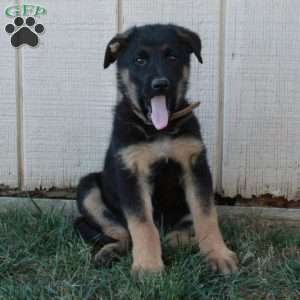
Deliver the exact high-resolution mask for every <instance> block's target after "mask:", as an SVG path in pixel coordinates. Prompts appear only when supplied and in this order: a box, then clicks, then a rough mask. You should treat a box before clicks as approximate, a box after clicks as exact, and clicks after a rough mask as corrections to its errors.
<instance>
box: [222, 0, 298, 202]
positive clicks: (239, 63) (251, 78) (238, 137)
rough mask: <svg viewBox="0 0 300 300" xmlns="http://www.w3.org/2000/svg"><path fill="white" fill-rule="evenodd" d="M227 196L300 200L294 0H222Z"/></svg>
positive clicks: (224, 167) (296, 28)
mask: <svg viewBox="0 0 300 300" xmlns="http://www.w3.org/2000/svg"><path fill="white" fill-rule="evenodd" d="M226 20H227V23H226V37H225V38H226V67H225V83H226V84H225V128H224V160H223V171H224V172H223V185H224V186H223V187H224V193H225V195H226V196H235V195H237V194H241V195H242V196H244V197H251V196H252V195H259V194H264V193H271V194H274V195H277V196H279V195H283V196H286V197H288V199H300V84H299V83H300V81H299V78H300V56H299V54H300V50H299V49H300V31H299V28H300V2H299V1H298V0H285V1H279V0H264V1H261V0H244V1H236V0H228V1H227V15H226Z"/></svg>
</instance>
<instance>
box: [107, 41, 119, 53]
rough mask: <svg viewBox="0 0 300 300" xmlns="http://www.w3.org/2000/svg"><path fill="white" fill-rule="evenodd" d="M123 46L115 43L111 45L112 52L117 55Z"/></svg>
mask: <svg viewBox="0 0 300 300" xmlns="http://www.w3.org/2000/svg"><path fill="white" fill-rule="evenodd" d="M120 46H121V44H120V43H119V42H115V43H112V44H110V45H109V48H110V51H111V52H112V53H113V54H116V53H117V52H118V50H119V48H120Z"/></svg>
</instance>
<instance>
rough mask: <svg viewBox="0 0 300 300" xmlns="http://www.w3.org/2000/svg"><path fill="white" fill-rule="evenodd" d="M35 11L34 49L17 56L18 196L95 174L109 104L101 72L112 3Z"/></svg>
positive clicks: (110, 81) (113, 26) (107, 78)
mask: <svg viewBox="0 0 300 300" xmlns="http://www.w3.org/2000/svg"><path fill="white" fill-rule="evenodd" d="M31 4H41V1H37V0H32V1H31ZM42 5H43V6H44V7H45V8H46V9H47V11H48V13H47V16H43V17H41V18H39V19H37V22H40V23H42V24H43V25H44V26H45V28H46V31H45V33H44V34H43V35H41V36H40V45H39V46H38V47H37V48H34V49H32V48H29V47H25V48H24V49H23V78H24V95H23V96H24V135H25V144H24V160H25V161H24V164H25V166H24V171H25V188H26V189H33V188H36V187H51V186H56V187H67V186H74V185H76V184H77V181H78V179H79V177H80V176H82V175H83V174H86V173H88V172H90V171H94V170H100V169H101V167H102V161H103V157H104V154H105V149H106V147H107V144H108V139H109V134H110V129H111V117H112V105H113V104H114V103H115V101H116V92H115V76H114V72H113V68H112V69H109V70H106V71H104V70H103V57H104V50H105V46H106V43H107V42H108V40H109V39H110V38H111V36H112V35H114V34H115V33H116V32H117V22H116V11H117V3H116V1H108V0H87V1H77V0H70V1H52V0H51V1H50V0H47V1H42Z"/></svg>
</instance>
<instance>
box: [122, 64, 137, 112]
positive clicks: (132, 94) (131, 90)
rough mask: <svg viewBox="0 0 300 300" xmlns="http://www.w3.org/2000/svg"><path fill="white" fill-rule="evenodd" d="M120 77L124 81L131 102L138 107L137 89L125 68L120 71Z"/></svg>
mask: <svg viewBox="0 0 300 300" xmlns="http://www.w3.org/2000/svg"><path fill="white" fill-rule="evenodd" d="M120 79H121V80H122V82H123V83H124V86H125V88H126V94H127V97H128V98H129V99H130V100H131V101H132V102H133V104H134V105H135V106H136V107H137V108H140V106H139V103H138V100H137V91H136V86H135V84H134V83H133V82H132V81H131V79H130V74H129V71H128V70H127V69H125V70H121V71H120Z"/></svg>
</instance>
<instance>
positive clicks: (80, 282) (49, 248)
mask: <svg viewBox="0 0 300 300" xmlns="http://www.w3.org/2000/svg"><path fill="white" fill-rule="evenodd" d="M222 230H223V232H224V236H225V239H226V240H227V241H228V244H229V245H230V247H231V248H233V249H234V250H236V251H237V253H238V255H239V257H240V259H241V268H240V271H239V272H238V273H237V274H234V275H232V276H227V277H225V276H221V275H216V274H213V273H212V272H210V270H209V269H208V268H207V266H206V265H205V263H204V262H203V260H202V258H201V256H200V255H199V253H198V251H197V249H196V248H187V249H179V250H178V251H176V252H173V251H172V250H171V249H169V248H167V247H166V246H164V247H163V248H164V249H163V250H164V254H165V262H166V265H167V266H166V271H165V273H164V274H163V275H161V276H152V277H146V278H144V279H143V280H141V281H134V280H132V278H131V276H130V264H131V258H130V257H126V258H124V259H123V260H122V261H121V262H119V263H116V264H115V265H114V266H113V267H112V268H100V269H96V268H95V267H94V266H93V265H92V264H91V263H90V249H89V248H88V246H86V245H85V244H84V243H83V242H82V241H81V240H80V239H79V238H77V237H76V236H74V233H73V231H72V225H71V221H70V220H68V219H67V218H65V217H63V216H62V215H60V214H59V213H49V214H42V215H39V216H33V215H31V214H30V213H29V212H27V213H26V212H24V211H23V212H20V211H10V212H9V213H2V214H0V299H5V300H10V299H30V300H32V299H39V300H40V299H81V300H82V299H118V300H122V299H130V300H137V299H146V300H152V299H153V300H159V299H163V300H171V299H172V300H180V299H184V300H189V299H197V300H198V299H255V300H258V299H300V230H299V226H298V227H297V226H294V227H292V226H288V225H282V224H273V225H272V224H271V225H270V224H263V223H262V222H259V221H257V220H253V219H252V220H251V219H250V218H248V219H246V220H239V221H235V222H233V221H229V220H227V221H226V222H225V221H224V222H223V223H222Z"/></svg>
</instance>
